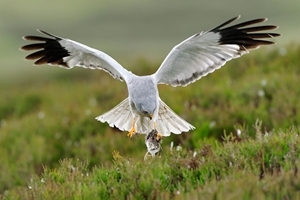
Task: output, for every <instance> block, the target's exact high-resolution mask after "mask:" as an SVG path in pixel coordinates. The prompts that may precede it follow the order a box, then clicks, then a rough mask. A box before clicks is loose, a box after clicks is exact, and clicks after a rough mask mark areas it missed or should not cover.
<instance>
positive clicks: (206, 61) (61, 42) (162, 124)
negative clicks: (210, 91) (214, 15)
mask: <svg viewBox="0 0 300 200" xmlns="http://www.w3.org/2000/svg"><path fill="white" fill-rule="evenodd" d="M239 18H240V16H237V17H234V18H232V19H230V20H228V21H226V22H224V23H223V24H221V25H219V26H217V27H216V28H214V29H211V30H210V31H205V32H199V33H197V34H195V35H193V36H191V37H189V38H187V39H186V40H184V41H183V42H181V43H179V44H178V45H176V46H175V47H174V48H173V49H172V50H171V51H170V53H169V54H168V55H167V57H166V58H165V59H164V61H163V62H162V64H161V65H160V67H159V69H158V70H157V71H156V72H155V73H154V74H152V75H147V76H137V75H135V74H133V73H132V72H130V71H128V70H126V69H125V68H123V67H122V66H121V65H120V64H119V63H118V62H117V61H116V60H114V59H113V58H112V57H110V56H109V55H107V54H106V53H104V52H102V51H99V50H97V49H94V48H91V47H88V46H86V45H83V44H81V43H78V42H76V41H73V40H70V39H66V38H62V37H59V36H55V35H53V34H50V33H47V32H45V31H42V30H38V31H39V32H40V33H43V34H45V35H47V36H49V37H41V36H24V37H23V39H24V40H28V41H34V42H36V43H33V44H28V45H25V46H23V47H21V49H22V50H26V51H32V50H36V51H37V52H34V53H32V54H30V55H28V56H27V57H26V59H28V60H36V61H35V63H34V64H36V65H42V64H49V65H58V66H61V67H63V68H66V69H71V68H73V67H75V66H78V67H83V68H89V69H101V70H104V71H106V72H108V73H109V74H110V75H111V76H113V77H114V78H116V79H119V80H120V81H124V82H125V83H126V84H127V89H128V98H126V99H125V100H123V101H122V102H121V103H120V104H118V105H117V106H116V107H114V108H113V109H111V110H110V111H108V112H106V113H104V114H103V115H100V116H98V117H96V119H97V120H99V121H101V122H103V123H104V122H107V123H108V124H109V126H111V127H117V128H119V129H120V130H122V131H128V132H129V133H128V136H130V137H131V136H133V135H135V134H136V133H139V134H148V133H149V132H151V131H152V130H157V132H158V134H157V135H158V136H159V137H162V136H169V135H170V134H171V133H174V134H180V133H182V132H188V131H189V130H191V129H194V126H192V125H191V124H189V123H188V122H186V121H185V120H184V119H182V118H181V117H179V116H178V115H177V114H176V113H175V112H174V111H172V110H171V109H170V108H169V107H168V106H167V105H166V104H165V103H164V102H163V101H162V100H161V99H160V97H159V92H158V89H157V85H158V84H167V85H172V86H174V87H176V86H186V85H188V84H190V83H193V82H195V81H197V80H199V79H200V78H202V77H204V76H206V75H207V74H209V73H212V72H214V71H215V70H216V69H219V68H221V67H222V66H223V65H225V63H226V62H227V61H230V60H231V59H234V58H238V57H240V56H242V55H244V54H246V53H249V50H252V49H257V48H259V47H260V46H261V45H270V44H274V42H272V41H269V40H265V38H272V37H277V36H280V34H278V33H268V32H267V33H266V32H264V31H269V30H274V29H276V28H278V27H277V26H274V25H260V26H257V24H259V23H262V22H265V21H267V19H266V18H260V19H254V20H250V21H246V22H243V23H239V24H236V25H232V26H227V25H228V24H230V23H232V22H233V21H236V20H238V19H239ZM252 25H255V26H252Z"/></svg>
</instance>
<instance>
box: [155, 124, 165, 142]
mask: <svg viewBox="0 0 300 200" xmlns="http://www.w3.org/2000/svg"><path fill="white" fill-rule="evenodd" d="M154 129H155V130H156V122H154ZM162 137H163V135H162V134H160V133H157V134H156V138H155V139H156V141H160V140H161V139H162Z"/></svg>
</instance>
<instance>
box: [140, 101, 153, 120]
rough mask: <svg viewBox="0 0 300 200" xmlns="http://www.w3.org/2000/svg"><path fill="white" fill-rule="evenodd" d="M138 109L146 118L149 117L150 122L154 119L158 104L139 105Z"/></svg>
mask: <svg viewBox="0 0 300 200" xmlns="http://www.w3.org/2000/svg"><path fill="white" fill-rule="evenodd" d="M137 109H138V110H139V111H140V113H141V114H142V115H144V116H145V117H148V118H149V119H150V120H151V119H152V118H153V113H154V111H155V109H156V104H155V102H151V103H150V102H147V103H143V104H139V106H138V107H137Z"/></svg>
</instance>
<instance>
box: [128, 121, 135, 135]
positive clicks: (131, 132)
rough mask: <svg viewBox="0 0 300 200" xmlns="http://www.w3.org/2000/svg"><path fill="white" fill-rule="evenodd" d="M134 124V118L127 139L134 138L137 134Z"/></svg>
mask: <svg viewBox="0 0 300 200" xmlns="http://www.w3.org/2000/svg"><path fill="white" fill-rule="evenodd" d="M134 124H135V118H133V121H132V125H131V129H130V130H129V132H128V134H127V137H130V138H131V137H132V136H134V135H135V134H136V130H135V128H134Z"/></svg>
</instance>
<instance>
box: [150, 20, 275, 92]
mask: <svg viewBox="0 0 300 200" xmlns="http://www.w3.org/2000/svg"><path fill="white" fill-rule="evenodd" d="M239 18H240V16H237V17H235V18H232V19H230V20H228V21H226V22H225V23H223V24H221V25H219V26H218V27H216V28H214V29H212V30H210V31H207V32H201V33H197V34H195V35H193V36H191V37H190V38H188V39H186V40H184V41H183V42H181V43H180V44H178V45H176V46H175V47H174V48H173V49H172V50H171V52H170V53H169V54H168V56H167V57H166V58H165V60H164V61H163V62H162V64H161V66H160V67H159V69H158V70H157V72H156V73H155V74H153V76H154V79H155V80H156V81H157V83H158V84H170V85H172V86H186V85H188V84H190V83H193V82H195V81H196V80H199V79H200V78H201V77H203V76H206V75H207V74H209V73H212V72H214V71H215V70H216V69H219V68H220V67H222V66H223V65H225V63H226V62H227V61H229V60H231V59H233V58H238V57H240V56H242V55H243V54H245V53H248V52H249V50H252V49H257V48H259V47H260V45H270V44H274V43H273V42H272V41H268V40H264V38H272V37H277V36H280V34H278V33H261V32H259V31H266V30H273V29H276V28H278V27H277V26H273V25H272V26H268V25H265V26H254V27H253V26H252V27H249V26H250V25H256V24H258V23H261V22H265V21H266V20H267V19H266V18H262V19H254V20H250V21H246V22H243V23H240V24H237V25H233V26H230V27H225V26H226V25H228V24H230V23H231V22H233V21H235V20H237V19H239Z"/></svg>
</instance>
